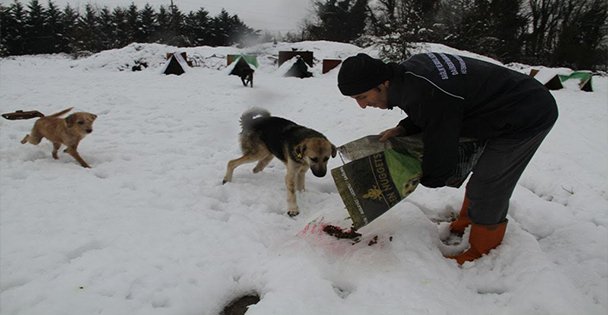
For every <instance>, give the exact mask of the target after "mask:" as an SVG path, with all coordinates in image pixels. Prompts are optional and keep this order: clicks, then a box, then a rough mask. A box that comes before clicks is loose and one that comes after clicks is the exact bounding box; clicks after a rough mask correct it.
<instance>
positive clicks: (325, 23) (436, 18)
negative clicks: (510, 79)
mask: <svg viewBox="0 0 608 315" xmlns="http://www.w3.org/2000/svg"><path fill="white" fill-rule="evenodd" d="M370 3H371V1H369V0H316V2H315V11H316V20H314V21H308V22H307V23H306V26H305V27H304V33H305V35H304V37H305V38H307V39H311V40H316V39H324V40H331V41H339V42H351V43H355V44H359V45H363V46H365V45H367V44H370V43H376V44H378V43H380V44H382V45H381V50H382V53H383V55H384V57H386V58H388V59H392V60H399V59H404V58H406V57H407V49H406V48H407V47H408V43H412V42H421V41H422V42H434V43H441V44H445V45H448V46H451V47H454V48H458V49H463V50H468V51H473V52H477V53H480V54H484V55H489V56H492V57H494V58H497V59H499V60H501V61H503V62H523V63H527V64H543V65H547V66H567V67H571V68H574V69H603V70H606V67H607V63H608V35H607V33H608V1H606V0H525V1H524V0H377V1H374V4H373V6H372V5H371V4H370Z"/></svg>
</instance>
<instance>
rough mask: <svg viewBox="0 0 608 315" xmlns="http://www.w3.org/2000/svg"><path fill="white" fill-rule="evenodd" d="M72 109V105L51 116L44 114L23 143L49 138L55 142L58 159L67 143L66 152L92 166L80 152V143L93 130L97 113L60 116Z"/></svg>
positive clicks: (35, 142) (82, 162)
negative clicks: (58, 153)
mask: <svg viewBox="0 0 608 315" xmlns="http://www.w3.org/2000/svg"><path fill="white" fill-rule="evenodd" d="M70 110H72V107H70V108H68V109H64V110H62V111H60V112H58V113H55V114H52V115H50V116H44V117H42V118H40V119H38V120H36V122H35V123H34V127H32V131H31V132H30V134H29V135H26V136H25V137H24V138H23V140H21V143H23V144H25V143H26V142H29V143H31V144H34V145H36V144H38V143H40V141H41V140H42V138H47V139H48V140H49V141H51V142H52V143H53V158H54V159H58V158H59V157H58V156H57V151H58V150H59V148H60V147H61V145H62V144H63V145H65V146H66V147H67V149H66V150H65V152H67V153H69V154H70V155H71V156H72V157H73V158H74V159H76V161H78V163H80V165H82V167H88V168H90V167H91V166H89V164H87V162H85V161H84V160H83V159H82V157H80V154H78V151H77V149H78V144H79V143H80V140H82V139H83V138H84V137H85V136H86V135H88V134H89V133H91V132H93V122H94V121H95V119H96V118H97V115H94V114H91V113H85V112H77V113H73V114H71V115H69V116H68V117H66V118H60V117H61V116H62V115H64V114H66V113H67V112H69V111H70Z"/></svg>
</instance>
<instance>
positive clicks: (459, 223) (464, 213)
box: [450, 196, 471, 236]
mask: <svg viewBox="0 0 608 315" xmlns="http://www.w3.org/2000/svg"><path fill="white" fill-rule="evenodd" d="M469 225H471V219H470V218H469V198H467V197H466V196H465V197H464V201H463V202H462V208H461V209H460V214H458V218H456V220H454V221H452V223H450V232H452V233H454V234H458V235H460V236H462V234H464V230H465V229H466V228H467V226H469Z"/></svg>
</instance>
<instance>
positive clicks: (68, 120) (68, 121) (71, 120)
mask: <svg viewBox="0 0 608 315" xmlns="http://www.w3.org/2000/svg"><path fill="white" fill-rule="evenodd" d="M75 122H76V117H74V114H72V115H70V116H68V117H66V118H65V123H66V124H68V128H71V127H72V126H74V123H75Z"/></svg>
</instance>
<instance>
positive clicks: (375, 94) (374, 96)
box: [351, 81, 389, 109]
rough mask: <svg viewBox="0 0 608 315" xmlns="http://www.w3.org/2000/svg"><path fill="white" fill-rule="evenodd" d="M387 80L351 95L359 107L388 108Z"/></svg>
mask: <svg viewBox="0 0 608 315" xmlns="http://www.w3.org/2000/svg"><path fill="white" fill-rule="evenodd" d="M388 84H389V83H388V81H385V82H383V83H380V85H378V86H377V87H375V88H373V89H371V90H369V91H367V92H364V93H361V94H357V95H353V96H351V97H352V98H354V99H355V101H357V104H359V107H361V108H363V109H365V108H366V107H374V108H380V109H387V108H388Z"/></svg>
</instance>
